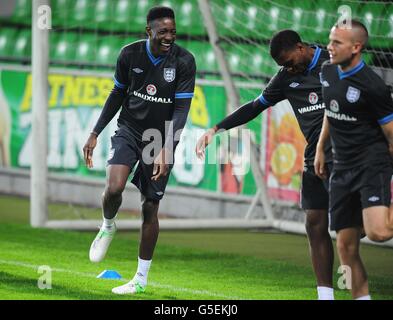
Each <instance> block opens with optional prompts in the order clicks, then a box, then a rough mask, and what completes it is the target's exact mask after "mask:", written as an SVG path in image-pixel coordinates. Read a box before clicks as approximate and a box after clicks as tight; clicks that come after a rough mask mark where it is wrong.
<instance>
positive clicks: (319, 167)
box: [314, 147, 327, 179]
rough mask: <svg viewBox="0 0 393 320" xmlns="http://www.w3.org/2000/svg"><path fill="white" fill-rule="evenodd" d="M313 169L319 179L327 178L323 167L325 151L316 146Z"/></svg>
mask: <svg viewBox="0 0 393 320" xmlns="http://www.w3.org/2000/svg"><path fill="white" fill-rule="evenodd" d="M314 170H315V174H316V175H317V176H318V177H320V178H321V179H326V178H327V172H326V168H325V152H324V150H323V149H322V150H321V149H320V148H318V147H317V149H316V152H315V159H314Z"/></svg>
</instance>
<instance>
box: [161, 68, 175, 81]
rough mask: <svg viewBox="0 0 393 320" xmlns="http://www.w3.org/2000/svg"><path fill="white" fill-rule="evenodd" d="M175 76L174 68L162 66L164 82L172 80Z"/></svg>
mask: <svg viewBox="0 0 393 320" xmlns="http://www.w3.org/2000/svg"><path fill="white" fill-rule="evenodd" d="M175 77H176V69H175V68H164V79H165V81H166V82H172V81H173V80H175Z"/></svg>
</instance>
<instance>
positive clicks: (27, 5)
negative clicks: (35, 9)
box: [11, 0, 32, 25]
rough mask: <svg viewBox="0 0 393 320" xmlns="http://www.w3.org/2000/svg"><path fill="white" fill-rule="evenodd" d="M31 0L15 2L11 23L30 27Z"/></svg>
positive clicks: (17, 0)
mask: <svg viewBox="0 0 393 320" xmlns="http://www.w3.org/2000/svg"><path fill="white" fill-rule="evenodd" d="M31 3H32V1H31V0H16V5H15V10H14V13H13V15H12V17H11V21H13V22H16V23H21V24H25V25H31Z"/></svg>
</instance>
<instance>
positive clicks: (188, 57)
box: [172, 43, 195, 67]
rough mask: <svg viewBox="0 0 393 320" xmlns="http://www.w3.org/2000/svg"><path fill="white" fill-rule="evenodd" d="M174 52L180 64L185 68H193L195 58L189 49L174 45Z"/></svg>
mask: <svg viewBox="0 0 393 320" xmlns="http://www.w3.org/2000/svg"><path fill="white" fill-rule="evenodd" d="M172 52H173V54H174V55H175V57H176V59H178V61H179V64H181V65H183V66H185V67H192V66H194V65H195V57H194V55H193V54H192V53H191V52H190V51H188V50H187V49H185V48H183V47H181V46H179V45H178V44H176V43H174V44H173V51H172Z"/></svg>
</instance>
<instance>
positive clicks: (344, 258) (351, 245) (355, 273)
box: [337, 228, 370, 300]
mask: <svg viewBox="0 0 393 320" xmlns="http://www.w3.org/2000/svg"><path fill="white" fill-rule="evenodd" d="M360 236H361V228H346V229H342V230H339V231H338V232H337V251H338V255H339V257H340V262H341V265H342V266H347V267H349V270H350V273H346V276H347V277H348V278H347V279H346V281H347V284H348V281H350V284H351V293H352V297H353V298H354V299H359V298H360V299H363V300H364V299H367V298H370V297H369V291H368V280H367V273H366V269H365V268H364V265H363V262H362V259H361V258H360V254H359V244H360ZM349 275H350V277H349Z"/></svg>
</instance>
